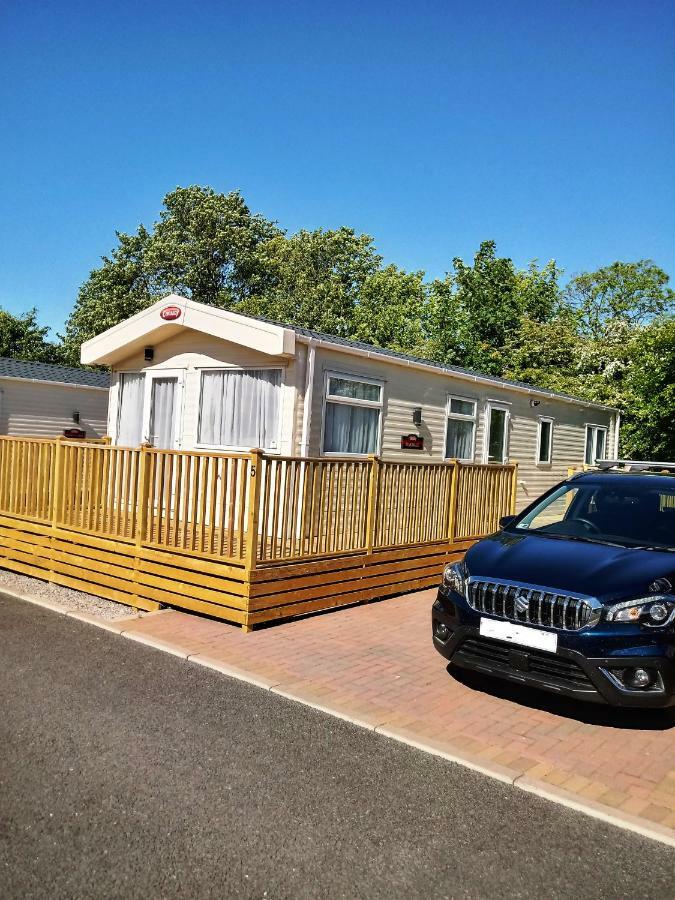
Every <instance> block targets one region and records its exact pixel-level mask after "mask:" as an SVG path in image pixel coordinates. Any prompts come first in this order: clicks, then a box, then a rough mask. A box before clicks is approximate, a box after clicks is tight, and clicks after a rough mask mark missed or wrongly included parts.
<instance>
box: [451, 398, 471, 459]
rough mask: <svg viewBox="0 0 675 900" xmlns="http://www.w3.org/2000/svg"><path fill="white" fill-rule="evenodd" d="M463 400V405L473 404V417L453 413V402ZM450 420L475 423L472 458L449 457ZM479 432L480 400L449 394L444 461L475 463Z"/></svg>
mask: <svg viewBox="0 0 675 900" xmlns="http://www.w3.org/2000/svg"><path fill="white" fill-rule="evenodd" d="M453 400H461V401H462V403H473V415H471V416H467V415H464V413H453V412H452V401H453ZM448 419H456V420H457V421H459V422H473V434H472V435H471V456H462V457H455V456H448ZM477 431H478V400H476V399H475V397H462V396H460V395H459V394H448V399H447V402H446V404H445V435H444V439H443V459H448V460H449V459H456V460H457V461H458V462H473V461H474V460H475V458H476V432H477Z"/></svg>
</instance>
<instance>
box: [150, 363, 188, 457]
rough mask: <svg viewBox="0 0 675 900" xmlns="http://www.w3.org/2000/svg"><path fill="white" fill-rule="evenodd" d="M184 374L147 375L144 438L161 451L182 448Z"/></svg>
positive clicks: (162, 373)
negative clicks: (181, 414)
mask: <svg viewBox="0 0 675 900" xmlns="http://www.w3.org/2000/svg"><path fill="white" fill-rule="evenodd" d="M182 385H183V380H182V373H179V372H176V371H173V370H172V371H165V372H157V373H155V372H152V373H148V376H147V381H146V396H145V417H144V418H145V423H144V428H143V432H144V436H145V440H147V441H149V443H150V444H152V446H153V447H157V448H158V449H159V450H174V449H176V448H178V447H180V410H181V394H182Z"/></svg>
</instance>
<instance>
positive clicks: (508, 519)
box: [499, 516, 516, 528]
mask: <svg viewBox="0 0 675 900" xmlns="http://www.w3.org/2000/svg"><path fill="white" fill-rule="evenodd" d="M515 521H516V517H515V516H502V517H501V519H500V520H499V527H500V528H508V526H509V525H510V524H511V523H512V522H515Z"/></svg>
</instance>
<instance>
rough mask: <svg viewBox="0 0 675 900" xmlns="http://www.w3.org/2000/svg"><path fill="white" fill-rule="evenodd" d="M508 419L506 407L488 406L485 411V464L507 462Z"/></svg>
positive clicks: (508, 414)
mask: <svg viewBox="0 0 675 900" xmlns="http://www.w3.org/2000/svg"><path fill="white" fill-rule="evenodd" d="M509 418H510V413H509V410H508V407H506V406H497V405H496V404H488V407H487V410H486V420H487V421H486V433H485V462H488V463H505V462H508V460H509Z"/></svg>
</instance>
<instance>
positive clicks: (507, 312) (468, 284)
mask: <svg viewBox="0 0 675 900" xmlns="http://www.w3.org/2000/svg"><path fill="white" fill-rule="evenodd" d="M453 269H454V271H453V272H452V273H450V274H449V275H448V276H447V277H446V278H445V279H444V280H442V281H440V280H439V281H435V282H434V283H433V284H432V285H431V288H430V298H431V299H430V320H431V323H432V324H431V326H430V336H429V348H430V350H431V352H432V353H433V354H434V355H435V356H436V357H437V358H439V359H440V360H441V361H443V362H447V363H451V364H455V365H460V366H465V367H467V368H470V369H475V370H477V371H479V372H484V373H486V374H490V375H503V374H504V370H505V367H506V365H507V358H506V355H505V351H506V349H507V347H509V346H510V345H511V343H512V340H513V336H514V335H515V334H517V333H518V331H519V329H520V326H521V323H522V321H523V320H524V319H525V318H529V319H530V320H531V321H533V322H544V321H547V320H548V319H549V318H550V317H551V316H552V315H553V314H554V312H555V309H556V307H557V305H558V304H559V302H560V297H559V289H558V277H559V275H560V270H559V269H558V268H557V267H556V265H555V263H554V262H550V263H548V264H547V265H546V266H544V268H542V269H539V268H538V267H537V265H536V263H534V262H533V263H531V264H530V266H529V267H528V268H527V269H526V270H524V271H520V270H518V269H516V267H515V266H514V264H513V261H512V260H510V259H508V258H507V257H499V256H497V252H496V245H495V242H494V241H483V243H482V244H481V245H480V247H479V249H478V252H477V253H476V255H475V257H474V260H473V264H472V265H467V264H466V263H464V262H463V261H462V260H461V259H458V258H456V259H455V260H453Z"/></svg>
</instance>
